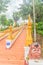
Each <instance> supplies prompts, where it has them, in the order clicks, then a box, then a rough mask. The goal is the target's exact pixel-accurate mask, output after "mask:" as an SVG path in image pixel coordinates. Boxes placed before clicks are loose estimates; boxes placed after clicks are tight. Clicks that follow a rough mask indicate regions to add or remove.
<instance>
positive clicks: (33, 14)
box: [33, 0, 36, 42]
mask: <svg viewBox="0 0 43 65" xmlns="http://www.w3.org/2000/svg"><path fill="white" fill-rule="evenodd" d="M33 20H34V42H36V21H35V0H33Z"/></svg>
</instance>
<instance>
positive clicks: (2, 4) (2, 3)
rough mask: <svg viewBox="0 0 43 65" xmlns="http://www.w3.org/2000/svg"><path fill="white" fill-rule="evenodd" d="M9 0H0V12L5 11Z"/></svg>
mask: <svg viewBox="0 0 43 65" xmlns="http://www.w3.org/2000/svg"><path fill="white" fill-rule="evenodd" d="M9 2H10V0H0V13H1V12H5V11H6V10H7V4H8V3H9Z"/></svg>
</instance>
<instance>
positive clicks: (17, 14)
mask: <svg viewBox="0 0 43 65" xmlns="http://www.w3.org/2000/svg"><path fill="white" fill-rule="evenodd" d="M19 18H20V14H19V12H14V13H13V19H14V21H15V22H17V20H18V19H19Z"/></svg>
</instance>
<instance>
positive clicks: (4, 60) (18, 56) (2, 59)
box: [0, 29, 26, 65]
mask: <svg viewBox="0 0 43 65" xmlns="http://www.w3.org/2000/svg"><path fill="white" fill-rule="evenodd" d="M25 39H26V30H25V29H24V30H23V32H22V33H21V35H20V36H19V37H18V39H17V40H16V41H15V43H14V44H13V46H12V47H11V48H10V49H6V47H5V44H6V38H5V39H3V40H2V41H0V65H24V44H25Z"/></svg>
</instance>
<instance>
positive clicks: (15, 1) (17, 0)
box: [6, 0, 23, 18]
mask: <svg viewBox="0 0 43 65" xmlns="http://www.w3.org/2000/svg"><path fill="white" fill-rule="evenodd" d="M22 3H23V0H11V2H10V3H9V5H8V6H9V7H8V11H7V12H6V15H7V17H8V18H12V12H13V11H17V10H18V9H17V8H18V7H20V5H19V4H22Z"/></svg>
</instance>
